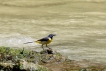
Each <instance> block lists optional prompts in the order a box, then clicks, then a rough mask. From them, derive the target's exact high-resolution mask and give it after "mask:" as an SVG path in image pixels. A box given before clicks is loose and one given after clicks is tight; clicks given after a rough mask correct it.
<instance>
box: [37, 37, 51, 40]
mask: <svg viewBox="0 0 106 71" xmlns="http://www.w3.org/2000/svg"><path fill="white" fill-rule="evenodd" d="M48 40H49V38H48V37H45V38H42V39H39V40H37V41H48Z"/></svg>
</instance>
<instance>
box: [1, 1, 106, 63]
mask: <svg viewBox="0 0 106 71" xmlns="http://www.w3.org/2000/svg"><path fill="white" fill-rule="evenodd" d="M105 7H106V3H105V1H104V0H101V1H99V0H95V1H90V0H87V1H70V0H66V1H64V0H62V2H60V1H58V0H57V1H56V0H54V1H53V2H51V1H47V0H46V1H39V0H38V1H36V2H35V1H34V0H31V1H30V2H28V1H27V0H26V1H24V0H22V2H20V1H18V0H15V1H13V0H10V1H6V0H0V9H1V10H0V46H6V47H13V48H23V47H24V48H25V49H30V50H36V51H39V50H42V48H41V45H39V44H37V43H30V44H23V43H26V42H31V41H35V40H37V39H40V38H42V37H45V36H47V35H48V34H50V33H53V34H56V36H55V37H54V38H53V42H52V43H50V44H49V47H50V48H52V49H53V50H54V51H57V52H60V53H62V54H63V55H64V56H67V57H69V58H70V59H72V60H82V59H87V60H91V61H94V62H95V61H97V62H106V8H105ZM45 49H46V48H45Z"/></svg>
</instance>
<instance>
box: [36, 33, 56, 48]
mask: <svg viewBox="0 0 106 71" xmlns="http://www.w3.org/2000/svg"><path fill="white" fill-rule="evenodd" d="M53 36H56V35H55V34H49V35H48V36H47V37H44V38H42V39H39V40H37V41H36V42H37V43H39V44H42V48H43V45H46V47H48V46H47V44H49V43H51V42H52V40H53ZM48 48H49V47H48ZM49 49H51V48H49ZM43 50H44V48H43Z"/></svg>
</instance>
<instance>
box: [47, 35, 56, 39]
mask: <svg viewBox="0 0 106 71" xmlns="http://www.w3.org/2000/svg"><path fill="white" fill-rule="evenodd" d="M53 36H56V35H55V34H49V35H48V37H50V38H51V39H52V38H53Z"/></svg>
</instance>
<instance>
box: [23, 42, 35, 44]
mask: <svg viewBox="0 0 106 71" xmlns="http://www.w3.org/2000/svg"><path fill="white" fill-rule="evenodd" d="M28 43H33V42H26V43H24V44H28Z"/></svg>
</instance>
